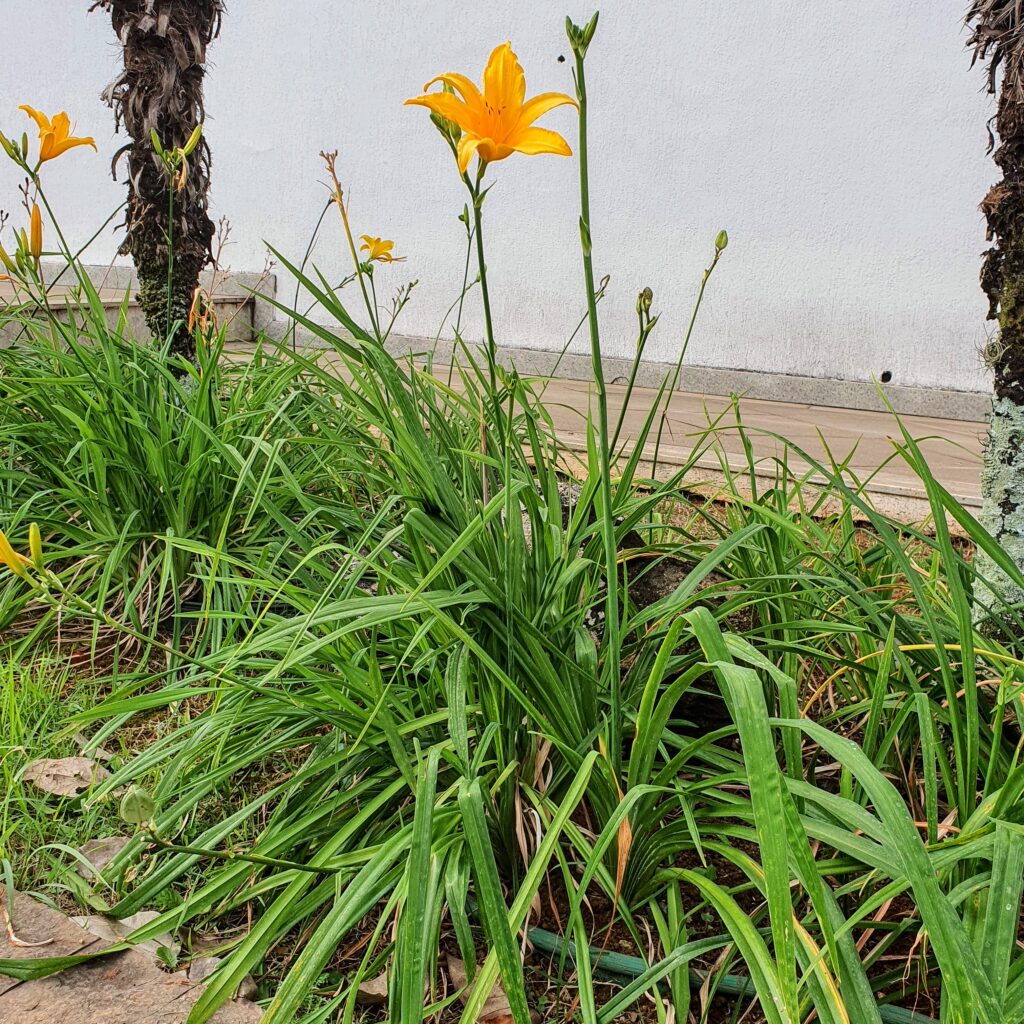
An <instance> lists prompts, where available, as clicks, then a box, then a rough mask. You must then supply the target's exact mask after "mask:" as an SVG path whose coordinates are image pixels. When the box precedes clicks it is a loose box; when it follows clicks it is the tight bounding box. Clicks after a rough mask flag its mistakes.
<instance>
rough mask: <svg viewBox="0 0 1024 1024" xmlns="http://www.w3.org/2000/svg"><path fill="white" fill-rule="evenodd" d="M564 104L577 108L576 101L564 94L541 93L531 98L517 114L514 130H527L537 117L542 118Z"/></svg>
mask: <svg viewBox="0 0 1024 1024" xmlns="http://www.w3.org/2000/svg"><path fill="white" fill-rule="evenodd" d="M566 104H572V105H573V106H574V107H575V106H577V103H576V101H575V100H574V99H573V98H572V97H571V96H566V94H565V93H564V92H542V93H538V94H537V95H536V96H531V97H530V98H529V99H528V100H527V101H526V102H525V103H524V104H523V109H522V110H521V111H520V112H519V120H518V121H517V122H516V129H520V128H529V127H530V125H531V124H533V122H534V121H536V120H537V118H538V117H542V116H543V115H544V114H546V113H547V112H548V111H549V110H554V109H555V107H564V106H565V105H566Z"/></svg>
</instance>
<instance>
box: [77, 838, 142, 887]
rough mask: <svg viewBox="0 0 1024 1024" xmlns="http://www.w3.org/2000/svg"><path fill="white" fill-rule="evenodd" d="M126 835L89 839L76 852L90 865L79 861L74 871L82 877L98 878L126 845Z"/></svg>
mask: <svg viewBox="0 0 1024 1024" xmlns="http://www.w3.org/2000/svg"><path fill="white" fill-rule="evenodd" d="M129 842H130V840H129V839H128V837H127V836H108V837H107V838H106V839H90V840H89V841H88V842H87V843H86V844H85V845H84V846H80V847H79V848H78V852H79V853H80V854H81V855H82V856H83V857H84V858H85V859H86V860H87V861H88V862H89V864H90V865H92V866H91V867H89V866H87V865H85V864H83V863H82V862H81V861H79V862H78V864H77V865H76V866H75V871H76V872H77V873H78V874H79V875H81V876H82V878H99V877H100V875H101V874H103V870H104V869H105V868H106V866H107V865H108V864H109V863H110V862H111V861H112V860H113V859H114V858H115V857H116V856H117V855H118V854H119V853H120V852H121V851H122V850H123V849H124V848H125V847H126V846H127V845H128V843H129Z"/></svg>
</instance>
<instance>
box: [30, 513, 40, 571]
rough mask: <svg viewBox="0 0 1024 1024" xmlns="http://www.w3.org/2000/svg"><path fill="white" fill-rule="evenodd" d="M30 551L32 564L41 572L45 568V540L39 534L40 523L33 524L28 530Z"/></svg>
mask: <svg viewBox="0 0 1024 1024" xmlns="http://www.w3.org/2000/svg"><path fill="white" fill-rule="evenodd" d="M28 550H29V554H30V555H31V556H32V564H33V565H34V566H35V567H36V568H37V569H39V570H40V571H41V570H42V568H43V539H42V537H41V536H40V534H39V524H38V523H32V525H31V526H29V528H28Z"/></svg>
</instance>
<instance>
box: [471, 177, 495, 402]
mask: <svg viewBox="0 0 1024 1024" xmlns="http://www.w3.org/2000/svg"><path fill="white" fill-rule="evenodd" d="M470 192H471V194H472V196H473V224H474V226H475V231H476V261H477V265H478V267H479V271H480V294H481V295H482V296H483V303H484V340H485V341H486V343H487V372H488V375H489V377H490V384H491V399H492V401H493V400H494V398H495V396H496V394H497V391H498V376H497V363H498V346H497V344H496V343H495V341H494V323H493V321H492V319H491V293H490V291H489V289H488V287H487V263H486V261H485V260H484V227H483V201H484V197H483V196H482V195H480V182H479V179H478V180H477V184H476V187H475V188H471V189H470Z"/></svg>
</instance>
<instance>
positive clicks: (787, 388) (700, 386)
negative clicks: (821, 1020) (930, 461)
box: [267, 320, 992, 422]
mask: <svg viewBox="0 0 1024 1024" xmlns="http://www.w3.org/2000/svg"><path fill="white" fill-rule="evenodd" d="M288 332H289V325H288V324H286V323H285V322H284V321H283V320H277V321H275V322H274V323H273V324H271V326H270V328H269V329H268V330H267V334H268V335H269V336H270V337H274V338H277V339H278V340H280V339H282V338H285V337H286V336H287V337H288V338H289V339H290V337H291V336H290V334H289V333H288ZM296 341H297V343H298V344H301V345H303V346H306V347H314V348H319V347H322V344H323V343H322V342H320V341H319V340H318V339H317V338H315V337H314V336H313V335H311V334H310V333H309V332H308V331H306V330H305V329H304V328H302V327H300V328H299V329H298V331H297V332H296ZM454 347H455V346H454V344H453V343H452V342H450V341H438V342H436V343H435V342H434V341H433V340H431V339H429V338H415V337H408V336H404V335H403V336H393V337H392V338H391V339H390V340H389V342H388V348H389V349H390V350H391V351H392V352H393V353H394V354H396V355H400V354H405V355H414V356H418V355H426V354H428V353H431V354H432V355H433V358H434V359H435V360H436V361H438V362H441V363H447V362H449V361H450V360H451V359H452V355H453V351H454ZM472 350H473V352H474V356H475V355H476V354H477V353H478V352H479V351H480V350H479V348H478V347H473V348H472ZM498 355H499V359H500V361H501V362H502V364H504V365H505V366H507V367H509V368H511V367H515V368H516V369H517V370H518V371H519V372H520V373H522V374H524V375H527V376H534V377H555V376H557V377H561V378H563V379H566V380H590V379H591V377H592V376H593V374H592V367H591V361H590V356H589V355H581V354H579V353H565V354H564V355H561V354H560V353H558V352H549V351H545V350H542V349H529V348H514V349H513V348H503V349H501V350H500V351H499V354H498ZM630 365H631V364H630V361H629V360H628V359H619V358H614V357H606V358H605V359H604V360H603V366H604V375H605V379H606V380H607V381H608V382H609V383H618V384H625V383H626V382H627V381H628V379H629V371H630ZM674 372H675V365H674V364H672V363H656V362H643V363H641V365H640V369H639V371H638V373H637V378H636V384H637V386H638V387H645V388H657V387H659V386H660V385H661V383H662V381H663V380H665V378H666V376H668V377H671V375H672V374H673V373H674ZM678 390H679V391H685V392H689V393H691V394H706V395H733V394H736V395H741V396H743V397H745V398H758V399H763V400H765V401H769V402H792V403H795V404H798V405H814V406H827V407H829V408H835V409H865V410H868V411H873V412H884V411H885V409H886V402H888V403H889V404H890V405H891V406H892V408H893V409H894V410H895V411H896V412H897V413H899V414H900V415H901V416H933V417H937V418H939V419H946V420H966V421H969V422H984V421H985V420H986V419H987V418H988V414H989V410H990V409H991V405H992V396H991V393H990V392H986V391H956V390H953V389H947V388H919V387H907V386H904V385H897V384H876V383H874V382H873V381H859V380H838V379H835V378H827V377H802V376H797V375H795V374H787V373H763V372H760V371H756V370H733V369H727V368H722V367H715V366H690V365H686V364H684V365H683V369H682V373H681V374H680V376H679V386H678ZM883 395H884V398H883Z"/></svg>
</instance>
